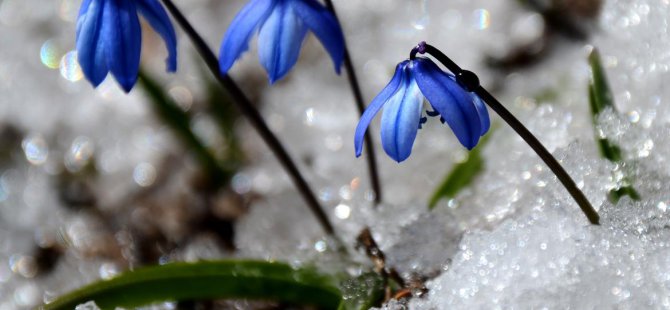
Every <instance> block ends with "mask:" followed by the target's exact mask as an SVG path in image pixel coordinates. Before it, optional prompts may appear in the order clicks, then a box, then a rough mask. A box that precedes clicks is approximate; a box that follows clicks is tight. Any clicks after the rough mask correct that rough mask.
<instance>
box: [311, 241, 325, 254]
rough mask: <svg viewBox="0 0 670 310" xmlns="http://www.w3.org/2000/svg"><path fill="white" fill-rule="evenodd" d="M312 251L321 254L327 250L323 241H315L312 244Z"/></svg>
mask: <svg viewBox="0 0 670 310" xmlns="http://www.w3.org/2000/svg"><path fill="white" fill-rule="evenodd" d="M314 249H315V250H316V251H317V252H320V253H323V252H325V251H326V249H328V245H327V244H326V242H325V241H323V240H319V241H317V242H316V243H315V244H314Z"/></svg>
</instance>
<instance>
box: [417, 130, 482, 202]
mask: <svg viewBox="0 0 670 310" xmlns="http://www.w3.org/2000/svg"><path fill="white" fill-rule="evenodd" d="M492 129H493V128H492ZM492 131H493V130H491V131H489V133H488V134H486V135H485V136H484V137H483V138H482V140H481V141H480V142H479V144H478V145H477V146H476V147H475V148H474V149H472V151H470V153H469V154H468V158H467V159H466V160H465V161H464V162H462V163H459V164H457V165H456V166H454V168H453V169H452V170H451V171H450V172H449V174H447V176H446V177H445V178H444V181H442V183H441V184H440V186H438V187H437V189H436V190H435V192H434V193H433V195H432V196H431V198H430V200H429V202H428V209H430V210H432V209H433V208H435V206H437V203H438V202H440V200H442V199H451V198H454V197H456V194H458V192H460V191H461V190H462V189H463V188H465V187H467V186H468V185H470V184H471V183H472V181H474V180H475V178H476V177H477V175H478V174H479V173H480V172H482V171H483V170H484V158H482V155H481V150H482V148H483V147H484V145H486V143H487V142H488V140H489V137H490V136H491V134H492Z"/></svg>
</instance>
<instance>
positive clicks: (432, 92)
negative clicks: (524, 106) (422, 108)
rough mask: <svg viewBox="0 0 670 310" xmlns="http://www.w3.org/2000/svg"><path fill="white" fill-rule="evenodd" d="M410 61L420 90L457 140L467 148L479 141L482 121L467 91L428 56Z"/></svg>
mask: <svg viewBox="0 0 670 310" xmlns="http://www.w3.org/2000/svg"><path fill="white" fill-rule="evenodd" d="M412 65H413V70H414V72H415V77H416V82H417V84H418V85H419V88H420V89H421V92H422V93H423V94H424V95H425V96H426V99H428V102H430V104H431V105H432V106H433V108H434V109H435V110H437V111H438V112H440V115H441V116H442V118H444V120H445V121H446V122H447V124H449V127H451V130H452V131H453V132H454V134H455V135H456V137H457V138H458V141H459V142H461V144H462V145H463V146H465V147H466V148H467V149H469V150H471V149H472V148H473V147H475V145H477V142H479V137H480V136H481V133H482V128H481V126H482V121H481V120H480V116H479V113H478V111H477V109H476V108H475V105H474V103H473V98H472V96H471V95H470V93H468V92H467V91H465V90H464V89H463V88H462V87H461V86H460V85H458V83H456V81H455V80H454V79H453V77H452V76H450V75H448V74H447V73H445V72H444V71H442V70H441V69H440V68H439V67H438V66H437V65H436V64H435V63H433V62H432V61H431V60H430V59H427V58H417V59H415V60H414V61H413V63H412Z"/></svg>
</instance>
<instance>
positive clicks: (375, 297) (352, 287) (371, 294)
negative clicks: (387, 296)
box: [338, 272, 384, 310]
mask: <svg viewBox="0 0 670 310" xmlns="http://www.w3.org/2000/svg"><path fill="white" fill-rule="evenodd" d="M341 289H342V299H343V302H342V304H340V307H339V308H338V310H348V309H352V310H353V309H361V310H363V309H365V310H367V309H370V308H372V307H378V306H380V305H381V301H382V299H383V298H384V280H383V279H382V277H381V276H380V275H379V274H378V273H376V272H368V273H364V274H362V275H361V276H359V277H356V278H353V279H349V280H346V281H344V282H343V283H342V285H341Z"/></svg>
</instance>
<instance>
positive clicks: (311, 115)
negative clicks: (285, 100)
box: [303, 108, 316, 126]
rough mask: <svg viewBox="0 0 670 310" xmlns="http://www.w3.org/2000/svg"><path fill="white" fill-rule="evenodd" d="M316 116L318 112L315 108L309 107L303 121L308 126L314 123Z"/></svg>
mask: <svg viewBox="0 0 670 310" xmlns="http://www.w3.org/2000/svg"><path fill="white" fill-rule="evenodd" d="M315 116H316V112H315V111H314V108H309V109H307V110H305V119H304V121H303V123H304V124H305V125H307V126H312V125H314V117H315Z"/></svg>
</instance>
